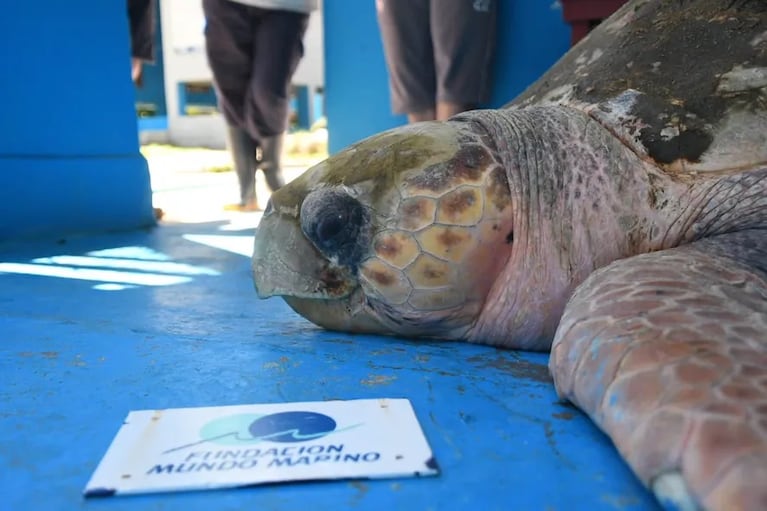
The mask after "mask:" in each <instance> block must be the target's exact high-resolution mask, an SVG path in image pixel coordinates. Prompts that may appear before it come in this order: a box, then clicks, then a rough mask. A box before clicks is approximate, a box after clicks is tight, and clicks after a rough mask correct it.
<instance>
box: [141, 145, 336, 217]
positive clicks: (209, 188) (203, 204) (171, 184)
mask: <svg viewBox="0 0 767 511" xmlns="http://www.w3.org/2000/svg"><path fill="white" fill-rule="evenodd" d="M300 138H301V137H300V134H299V135H298V136H291V135H289V136H288V138H287V140H286V142H285V146H286V151H285V153H284V154H283V158H282V160H283V173H284V176H285V181H286V182H290V181H292V180H293V179H295V178H296V177H298V176H299V175H301V173H303V172H304V171H305V170H306V169H307V168H309V167H310V166H311V165H314V164H315V163H318V162H320V161H322V160H323V159H324V158H325V157H326V155H327V153H326V150H325V147H319V148H316V147H312V148H311V149H312V150H311V151H308V150H305V149H304V150H302V149H301V147H298V146H299V145H300V144H301V140H300ZM141 151H142V153H143V154H144V157H145V158H146V159H147V162H148V164H149V172H150V174H151V178H152V191H153V202H154V206H155V207H156V208H161V209H162V210H163V213H164V215H163V218H162V221H163V222H166V223H201V222H218V221H223V222H230V223H233V224H236V225H238V226H239V225H243V226H248V225H250V226H252V227H255V226H256V225H257V223H258V221H259V219H260V218H261V213H260V212H255V213H240V212H236V211H225V210H224V206H225V205H227V204H233V203H236V202H238V200H239V187H238V184H237V176H236V174H235V173H234V172H233V171H232V170H231V167H232V162H231V158H230V156H229V153H228V151H225V150H216V149H206V148H180V147H173V146H167V145H146V146H143V147H142V150H141ZM256 194H257V197H258V201H259V204H260V205H261V207H262V208H263V207H266V203H267V201H268V199H269V196H270V191H269V188H268V187H267V186H266V181H265V179H264V174H263V172H258V173H257V174H256Z"/></svg>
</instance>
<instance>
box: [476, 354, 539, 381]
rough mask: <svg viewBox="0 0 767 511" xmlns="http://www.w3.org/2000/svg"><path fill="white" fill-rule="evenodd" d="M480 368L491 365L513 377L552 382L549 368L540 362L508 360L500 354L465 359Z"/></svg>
mask: <svg viewBox="0 0 767 511" xmlns="http://www.w3.org/2000/svg"><path fill="white" fill-rule="evenodd" d="M467 361H468V362H471V363H472V364H476V365H477V366H478V367H480V368H484V367H492V368H495V369H500V370H502V371H506V372H508V373H510V374H511V375H512V376H514V377H515V378H522V379H525V380H531V381H536V382H540V383H553V380H552V378H551V375H550V374H549V368H548V367H546V366H545V365H542V364H533V363H532V362H528V361H527V360H522V359H514V360H509V359H507V358H505V357H503V356H501V355H498V356H497V357H496V358H494V359H491V358H489V357H483V356H474V357H469V358H468V359H467Z"/></svg>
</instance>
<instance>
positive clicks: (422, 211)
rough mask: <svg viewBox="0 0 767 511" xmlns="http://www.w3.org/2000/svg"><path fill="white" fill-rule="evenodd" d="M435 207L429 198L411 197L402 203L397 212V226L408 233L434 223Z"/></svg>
mask: <svg viewBox="0 0 767 511" xmlns="http://www.w3.org/2000/svg"><path fill="white" fill-rule="evenodd" d="M436 209H437V205H436V203H435V201H434V199H430V198H429V197H412V198H409V199H405V200H403V201H402V205H401V206H400V210H399V222H398V226H399V227H400V228H402V229H407V230H409V231H417V230H418V229H422V228H424V227H426V226H427V225H429V224H431V223H433V222H434V212H435V210H436Z"/></svg>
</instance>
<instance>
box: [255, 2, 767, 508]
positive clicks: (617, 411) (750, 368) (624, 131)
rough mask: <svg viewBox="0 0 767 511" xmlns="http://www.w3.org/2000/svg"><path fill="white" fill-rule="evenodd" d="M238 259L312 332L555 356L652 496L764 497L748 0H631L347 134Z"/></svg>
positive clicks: (764, 381)
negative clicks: (519, 87) (532, 75)
mask: <svg viewBox="0 0 767 511" xmlns="http://www.w3.org/2000/svg"><path fill="white" fill-rule="evenodd" d="M253 273H254V280H255V284H256V289H257V291H258V294H259V296H261V297H262V298H266V297H268V296H273V295H277V296H282V297H283V298H284V299H285V300H286V301H287V303H288V304H289V305H290V306H291V307H292V308H293V309H294V310H296V311H297V312H298V313H299V314H301V315H302V316H304V317H306V318H307V319H309V320H310V321H312V322H314V323H316V324H317V325H320V326H322V327H325V328H328V329H334V330H342V331H349V332H369V333H379V334H387V335H399V336H406V337H410V338H417V337H428V338H437V339H444V340H463V341H469V342H474V343H482V344H491V345H496V346H499V347H504V348H509V349H529V350H551V358H550V369H551V372H552V375H553V378H554V383H555V385H556V388H557V391H558V392H559V394H560V395H562V396H563V397H565V398H567V399H569V400H571V401H572V402H573V403H574V404H576V405H577V406H578V407H579V408H580V409H581V410H583V411H584V412H585V413H587V414H588V415H589V416H590V417H591V418H592V420H593V421H594V422H595V423H596V424H597V425H598V426H599V427H600V428H602V430H604V431H605V433H607V434H608V435H609V436H610V438H611V439H612V441H613V443H614V444H615V446H616V448H617V449H618V451H619V452H620V453H621V455H622V456H623V457H624V459H625V460H626V461H627V463H628V464H629V465H630V466H631V467H632V469H633V470H634V472H635V473H636V475H637V476H638V477H639V478H640V479H641V480H642V481H643V482H644V483H645V484H646V485H647V486H648V487H649V488H650V489H651V490H652V491H653V492H654V493H655V495H656V496H657V497H658V499H659V501H660V502H661V503H662V504H665V505H667V506H676V508H678V509H709V510H728V511H729V510H759V509H767V2H765V1H763V0H739V1H738V0H729V1H722V0H654V1H653V0H634V1H631V2H628V3H627V4H626V5H625V6H624V7H623V8H621V9H620V10H619V11H618V12H616V13H615V14H614V15H613V16H612V17H611V18H609V19H608V20H606V21H605V22H603V23H602V24H601V25H600V26H599V27H598V28H597V29H596V30H595V31H594V32H592V34H591V35H589V36H588V37H587V38H586V39H585V40H583V41H582V42H581V43H579V44H578V45H577V46H575V47H574V48H573V49H572V50H571V51H570V52H568V53H567V54H566V55H565V56H564V57H563V58H562V59H561V60H560V61H559V62H558V63H557V64H556V65H555V66H554V67H552V69H551V70H549V71H548V72H547V73H546V74H545V75H544V76H543V77H541V79H540V80H538V81H537V82H536V83H534V84H533V85H532V86H530V87H529V88H528V89H527V90H526V91H525V92H524V93H522V94H521V95H520V96H519V97H518V98H516V99H515V100H514V101H512V102H511V103H510V104H509V105H507V107H506V108H503V109H500V110H477V111H473V112H467V113H464V114H461V115H458V116H456V117H454V118H452V119H451V120H449V121H447V122H432V123H421V124H415V125H410V126H406V127H402V128H397V129H394V130H390V131H387V132H384V133H381V134H379V135H375V136H373V137H370V138H368V139H366V140H363V141H362V142H359V143H357V144H355V145H352V146H350V147H349V148H347V149H345V150H344V151H341V152H340V153H338V154H336V155H334V156H332V157H330V158H329V159H328V160H326V161H325V162H322V163H320V164H319V165H317V166H315V167H313V168H312V169H310V170H308V171H307V172H306V173H305V174H303V175H302V176H301V177H299V178H298V179H296V180H295V181H294V182H292V183H290V184H289V185H287V186H286V187H284V188H283V189H281V190H279V191H278V192H277V193H275V194H274V195H273V196H272V199H271V202H270V205H269V206H268V208H267V211H266V212H265V214H264V217H263V220H262V222H261V224H260V226H259V228H258V231H257V233H256V238H255V249H254V256H253Z"/></svg>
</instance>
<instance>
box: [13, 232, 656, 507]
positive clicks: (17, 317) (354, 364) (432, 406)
mask: <svg viewBox="0 0 767 511" xmlns="http://www.w3.org/2000/svg"><path fill="white" fill-rule="evenodd" d="M219 227H220V226H218V225H215V224H205V225H197V226H183V225H178V226H163V227H160V228H157V229H154V230H153V231H150V232H138V233H130V234H115V235H104V236H99V237H89V238H79V239H72V240H60V241H59V242H58V243H35V244H23V245H19V244H17V245H13V246H9V245H6V246H3V247H0V264H2V266H0V269H4V270H5V271H7V272H9V273H0V312H2V314H1V315H0V316H1V317H0V473H1V474H2V476H0V509H2V510H14V511H15V510H27V509H46V510H48V509H51V510H58V509H61V510H72V509H93V510H142V511H143V510H149V511H154V510H164V511H167V510H185V511H186V510H202V509H206V510H207V509H217V510H242V509H269V510H302V511H303V510H306V509H312V510H322V509H328V510H336V509H381V510H390V509H398V510H451V509H482V510H483V511H487V510H494V509H499V510H501V509H503V510H571V509H583V510H589V511H598V510H615V509H620V510H639V509H655V508H656V505H655V503H654V501H653V499H652V498H651V497H650V496H649V495H648V493H647V492H646V491H645V490H644V489H643V488H642V487H641V486H640V484H639V483H638V482H637V481H636V479H635V478H634V477H633V475H632V474H631V473H630V472H629V470H628V468H627V467H626V466H625V465H624V463H623V462H622V461H621V459H620V458H619V457H618V456H617V454H616V453H615V452H614V450H613V448H612V446H611V444H610V443H609V441H608V440H607V439H606V437H604V436H603V435H602V434H601V433H600V432H599V431H598V430H597V429H596V428H595V427H594V426H592V425H591V423H590V422H589V421H588V420H587V419H586V417H585V416H583V415H581V414H580V413H579V412H578V411H576V410H574V409H572V408H571V407H569V406H567V405H564V404H562V403H560V402H559V401H558V399H557V396H556V394H555V392H554V390H553V387H552V385H551V383H550V381H549V380H548V377H547V372H546V368H545V363H546V358H547V357H546V356H545V355H543V354H524V353H513V352H503V351H497V350H495V349H492V348H487V347H481V346H471V345H466V344H457V343H440V342H428V343H425V342H413V341H407V340H398V339H390V338H384V337H372V336H351V335H345V334H339V333H330V332H325V331H321V330H319V329H317V328H315V327H313V326H312V325H310V324H309V323H307V322H305V321H304V320H303V319H301V318H300V317H298V316H297V315H296V314H295V313H293V312H292V311H291V310H290V309H289V308H288V307H287V306H286V305H285V304H284V303H283V302H282V301H281V300H278V299H273V300H268V301H258V300H256V298H255V295H254V292H253V289H252V284H251V281H250V277H249V264H248V263H249V261H248V259H247V258H246V257H243V256H241V255H237V254H235V253H231V252H227V251H224V250H220V249H218V248H213V247H211V246H207V245H203V244H200V243H197V242H192V241H189V240H187V239H185V238H183V235H184V234H189V233H192V234H197V235H200V234H207V235H216V236H222V237H223V236H226V237H232V238H226V239H235V238H236V237H241V236H244V235H248V234H250V233H249V232H247V231H246V232H233V233H231V232H230V233H226V232H223V231H220V230H218V228H219ZM222 239H223V238H222ZM226 239H225V240H224V241H226ZM120 247H145V248H148V249H151V250H152V251H154V252H153V254H154V256H156V257H161V255H164V256H167V257H168V258H169V260H170V261H172V262H176V263H184V264H186V265H189V266H186V267H179V268H176V269H175V270H173V271H170V272H169V273H170V274H175V275H186V278H188V279H190V280H189V281H188V282H186V283H178V284H175V285H163V286H150V285H138V286H136V287H130V288H126V289H122V290H113V291H105V290H99V289H94V286H99V285H100V284H103V282H99V281H88V280H73V279H71V278H61V277H51V276H31V275H26V274H22V273H17V272H19V271H22V270H24V268H29V267H30V266H17V265H19V264H21V265H32V266H31V267H32V268H33V269H38V267H40V266H42V267H44V268H43V269H45V270H48V269H50V268H54V269H58V268H59V267H64V266H67V264H64V263H65V262H68V263H69V267H81V268H82V267H83V266H82V265H85V267H88V266H90V265H101V264H104V262H103V261H102V259H106V260H107V261H112V260H113V259H110V258H109V257H102V256H101V255H99V254H102V255H103V254H104V253H103V252H96V255H95V256H94V255H93V251H103V250H107V249H115V248H120ZM134 250H135V249H134ZM87 254H91V255H90V256H89V257H93V258H94V259H89V260H85V261H84V262H83V261H80V262H79V263H77V264H75V262H76V261H79V260H61V259H54V260H51V259H42V260H41V259H38V258H50V257H53V256H61V255H79V256H83V255H87ZM112 255H114V254H112ZM119 259H121V260H128V261H129V262H130V260H131V257H121V258H119ZM33 261H35V262H33ZM57 261H58V262H57ZM9 263H13V264H14V265H16V266H13V265H12V266H9ZM136 264H137V265H140V264H141V262H140V261H138V262H137V263H136ZM78 265H79V266H78ZM190 268H191V269H192V270H194V271H192V270H190ZM165 271H166V272H168V269H167V268H166V269H165ZM195 271H197V273H201V274H200V275H192V276H189V275H190V273H195ZM156 273H157V272H156V271H154V270H151V271H150V270H149V269H147V270H142V269H135V268H134V269H125V268H123V269H119V270H117V273H116V274H115V277H114V279H116V280H117V281H119V280H121V279H122V278H123V277H125V276H126V275H127V276H129V277H130V276H131V275H133V274H139V275H140V276H142V277H147V276H148V277H152V276H153V275H155V274H156ZM216 273H219V274H218V275H217V274H216ZM166 275H167V273H166ZM106 280H109V279H106ZM377 397H407V398H409V399H410V400H411V401H412V403H413V406H414V408H415V411H416V414H417V416H418V418H419V420H420V422H421V424H422V427H423V429H424V431H425V434H426V436H427V438H428V441H429V443H430V444H431V446H432V448H433V450H434V452H435V455H436V458H437V460H438V463H439V465H440V467H441V470H442V474H441V475H440V476H439V477H436V478H425V479H397V480H379V481H357V482H349V481H341V482H316V483H307V484H289V485H272V486H266V487H259V488H249V489H241V490H225V491H210V492H190V493H178V494H162V495H149V496H135V497H113V498H104V499H89V500H84V499H83V498H82V497H81V492H82V490H83V487H84V485H85V483H86V482H87V480H88V478H89V477H90V475H91V473H92V472H93V470H94V468H95V467H96V465H97V463H98V462H99V460H100V459H101V457H102V455H103V454H104V452H105V450H106V448H107V447H108V445H109V443H110V442H111V440H112V438H113V436H114V435H115V433H116V432H117V430H118V428H119V426H120V424H121V422H122V420H123V418H124V417H125V416H126V414H127V412H128V411H129V410H135V409H158V408H172V407H184V406H210V405H229V404H241V403H270V402H286V401H311V400H324V399H352V398H377Z"/></svg>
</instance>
